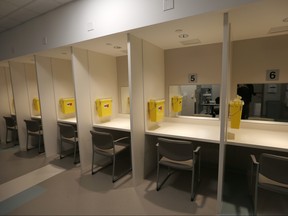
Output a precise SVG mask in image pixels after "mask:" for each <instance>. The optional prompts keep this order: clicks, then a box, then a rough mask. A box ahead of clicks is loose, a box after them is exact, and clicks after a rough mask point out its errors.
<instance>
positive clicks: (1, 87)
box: [0, 67, 12, 143]
mask: <svg viewBox="0 0 288 216" xmlns="http://www.w3.org/2000/svg"><path fill="white" fill-rule="evenodd" d="M0 104H1V106H0V138H1V142H3V143H4V142H5V139H6V124H5V120H4V118H3V116H9V115H10V114H11V111H10V109H11V108H10V107H11V106H12V86H11V79H10V70H9V67H0Z"/></svg>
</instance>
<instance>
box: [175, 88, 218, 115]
mask: <svg viewBox="0 0 288 216" xmlns="http://www.w3.org/2000/svg"><path fill="white" fill-rule="evenodd" d="M173 96H182V111H181V112H179V113H174V112H173V110H172V107H171V98H172V97H173ZM219 96H220V85H219V84H213V85H212V84H211V85H209V84H207V85H175V86H174V85H173V86H169V112H170V116H176V115H178V116H201V117H203V116H204V117H218V115H219Z"/></svg>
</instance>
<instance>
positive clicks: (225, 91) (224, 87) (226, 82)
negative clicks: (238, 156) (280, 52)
mask: <svg viewBox="0 0 288 216" xmlns="http://www.w3.org/2000/svg"><path fill="white" fill-rule="evenodd" d="M229 93H230V25H229V19H228V13H225V14H224V30H223V49H222V74H221V94H220V146H219V166H218V187H217V212H218V214H221V210H222V198H223V197H222V196H223V193H222V192H223V181H224V165H225V145H226V143H227V138H226V135H227V124H228V99H229V98H230V97H229Z"/></svg>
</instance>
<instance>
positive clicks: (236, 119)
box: [229, 95, 244, 129]
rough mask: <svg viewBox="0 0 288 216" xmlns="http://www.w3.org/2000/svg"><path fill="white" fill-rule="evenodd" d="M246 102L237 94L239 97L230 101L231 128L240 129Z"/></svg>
mask: <svg viewBox="0 0 288 216" xmlns="http://www.w3.org/2000/svg"><path fill="white" fill-rule="evenodd" d="M243 105H244V102H243V101H242V100H241V97H240V96H238V95H237V98H235V99H234V100H232V101H230V102H229V117H230V122H231V128H235V129H239V128H240V121H241V115H242V108H243Z"/></svg>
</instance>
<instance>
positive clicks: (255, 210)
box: [253, 186, 258, 216]
mask: <svg viewBox="0 0 288 216" xmlns="http://www.w3.org/2000/svg"><path fill="white" fill-rule="evenodd" d="M257 202H258V186H256V187H255V194H254V208H253V215H255V216H256V215H257V207H258V206H257Z"/></svg>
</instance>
